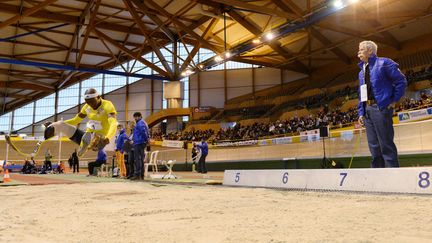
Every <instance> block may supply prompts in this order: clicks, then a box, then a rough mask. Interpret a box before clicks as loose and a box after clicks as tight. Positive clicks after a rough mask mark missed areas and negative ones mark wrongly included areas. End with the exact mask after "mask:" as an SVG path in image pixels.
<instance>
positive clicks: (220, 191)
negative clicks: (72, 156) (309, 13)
mask: <svg viewBox="0 0 432 243" xmlns="http://www.w3.org/2000/svg"><path fill="white" fill-rule="evenodd" d="M0 193H1V196H2V197H1V198H2V202H1V214H0V215H1V216H2V220H1V221H0V242H305V241H306V242H311V241H312V242H335V241H337V242H340V241H344V242H352V241H354V242H359V241H360V242H424V241H432V197H426V196H409V195H369V194H347V193H318V192H292V191H277V190H269V189H251V188H226V187H209V186H207V187H200V186H182V185H164V186H159V187H157V186H153V185H150V184H149V183H139V182H138V183H132V182H125V183H121V182H120V183H91V184H72V185H48V186H20V187H7V188H5V187H0Z"/></svg>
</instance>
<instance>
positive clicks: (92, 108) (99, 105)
mask: <svg viewBox="0 0 432 243" xmlns="http://www.w3.org/2000/svg"><path fill="white" fill-rule="evenodd" d="M84 100H85V102H86V104H85V105H84V106H83V107H82V109H81V111H80V112H79V113H78V114H77V115H75V117H73V118H71V119H69V120H66V121H57V122H52V123H51V122H47V123H45V124H44V125H45V131H44V139H43V140H40V141H39V142H38V143H37V144H36V147H35V148H34V150H33V153H32V154H30V156H29V155H27V154H25V153H23V152H21V151H20V150H19V149H18V148H17V147H16V146H15V145H14V144H13V143H12V142H11V140H10V137H9V136H6V141H7V142H8V143H9V144H10V145H12V148H13V149H15V150H16V151H17V152H19V153H21V154H23V155H25V156H29V157H31V156H35V155H36V154H37V153H38V151H39V148H40V147H41V145H42V143H43V142H44V141H46V140H48V139H50V138H52V137H54V136H57V135H60V134H61V135H62V136H65V137H68V138H69V139H70V140H71V141H73V142H75V143H76V144H78V145H79V146H80V148H79V150H78V156H79V157H81V156H82V155H84V153H85V152H86V151H87V150H88V149H92V150H94V151H98V150H100V149H103V148H104V147H105V146H106V145H107V144H108V143H109V140H110V138H112V137H113V136H114V134H115V133H116V128H117V118H116V114H117V112H116V110H115V107H114V105H113V104H112V103H111V101H108V100H104V99H102V98H101V96H100V95H99V93H98V92H97V91H96V89H94V88H90V89H87V90H86V91H85V93H84ZM86 117H88V122H87V127H86V130H85V132H84V131H82V130H80V129H78V127H77V125H78V124H79V123H80V122H81V121H82V120H83V119H84V118H86Z"/></svg>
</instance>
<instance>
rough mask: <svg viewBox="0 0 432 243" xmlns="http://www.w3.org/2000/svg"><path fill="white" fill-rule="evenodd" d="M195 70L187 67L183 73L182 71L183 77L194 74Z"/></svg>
mask: <svg viewBox="0 0 432 243" xmlns="http://www.w3.org/2000/svg"><path fill="white" fill-rule="evenodd" d="M193 73H194V72H193V71H192V70H190V69H186V70H184V71H183V72H182V73H181V75H182V76H183V77H185V76H189V75H191V74H193Z"/></svg>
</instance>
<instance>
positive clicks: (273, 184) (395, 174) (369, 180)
mask: <svg viewBox="0 0 432 243" xmlns="http://www.w3.org/2000/svg"><path fill="white" fill-rule="evenodd" d="M431 174H432V167H415V168H382V169H314V170H226V171H225V173H224V181H223V184H224V185H226V186H243V187H264V188H281V189H297V190H335V191H358V192H384V193H418V194H432V186H431V179H432V178H431Z"/></svg>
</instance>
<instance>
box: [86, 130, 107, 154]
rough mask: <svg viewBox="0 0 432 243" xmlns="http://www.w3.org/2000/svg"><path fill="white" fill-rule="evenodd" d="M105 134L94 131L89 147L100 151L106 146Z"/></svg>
mask: <svg viewBox="0 0 432 243" xmlns="http://www.w3.org/2000/svg"><path fill="white" fill-rule="evenodd" d="M104 138H105V137H104V136H103V135H101V134H98V133H94V135H93V137H92V140H91V142H90V145H89V149H91V150H93V151H99V150H100V149H103V148H104V147H105V143H104Z"/></svg>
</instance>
